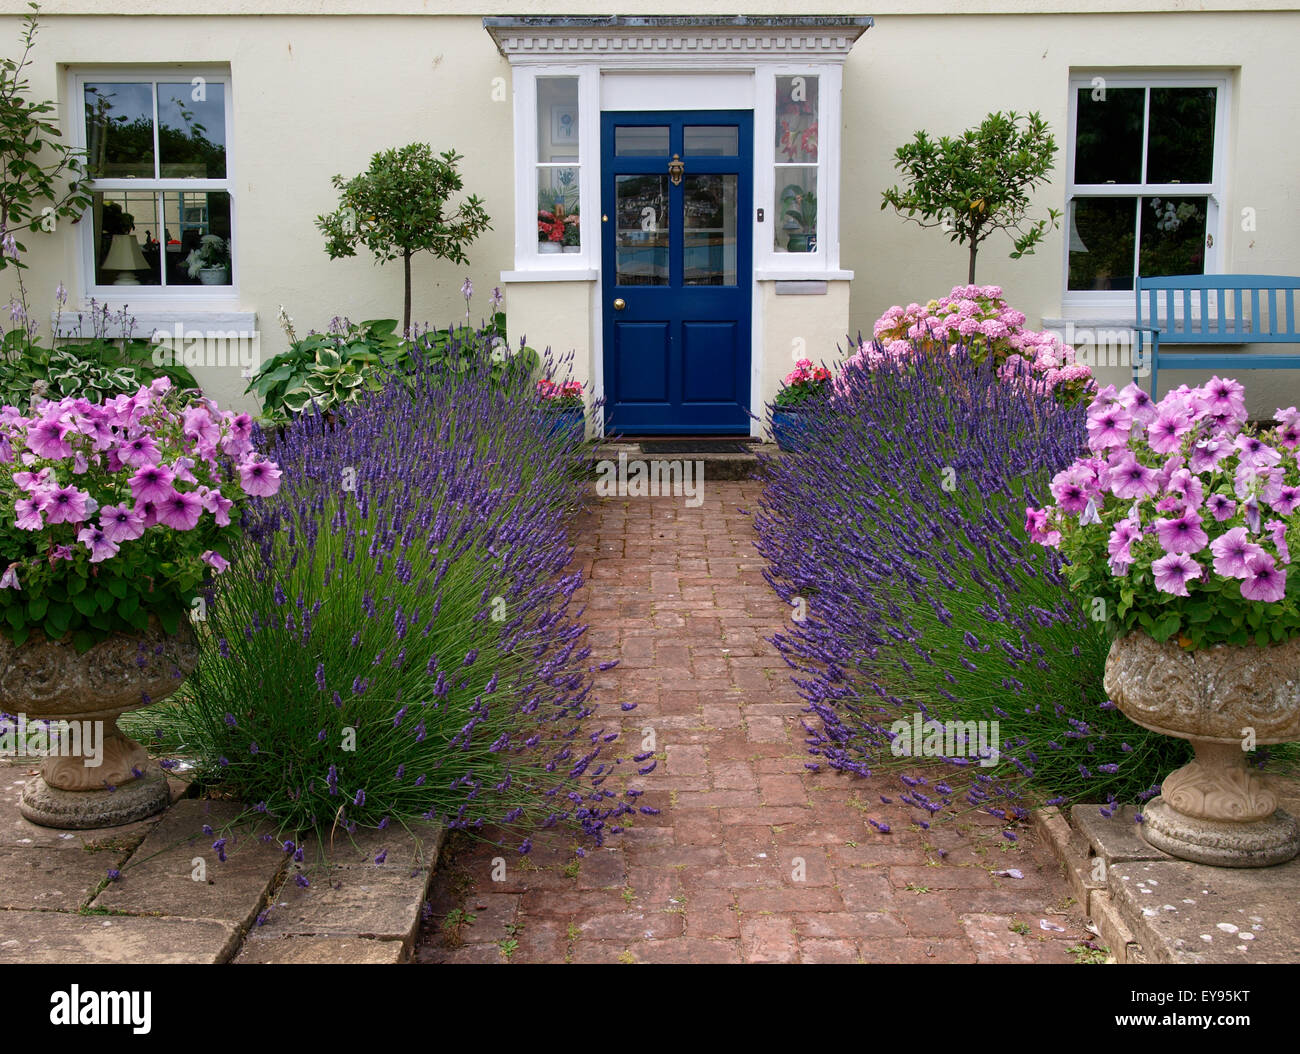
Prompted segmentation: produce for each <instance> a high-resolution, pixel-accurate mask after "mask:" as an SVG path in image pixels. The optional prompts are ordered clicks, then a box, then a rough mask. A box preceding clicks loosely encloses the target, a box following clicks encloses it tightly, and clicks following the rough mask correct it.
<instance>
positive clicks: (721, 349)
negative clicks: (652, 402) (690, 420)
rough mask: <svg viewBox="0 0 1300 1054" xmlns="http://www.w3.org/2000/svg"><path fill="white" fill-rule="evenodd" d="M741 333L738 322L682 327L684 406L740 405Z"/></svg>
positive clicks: (684, 324) (683, 324)
mask: <svg viewBox="0 0 1300 1054" xmlns="http://www.w3.org/2000/svg"><path fill="white" fill-rule="evenodd" d="M739 329H740V327H739V326H738V325H736V323H735V322H683V323H682V367H683V377H682V402H684V403H708V402H713V403H735V402H737V400H738V398H739V395H740V393H739V392H738V391H737V390H736V361H737V358H738V357H740V354H741V349H740V347H739V333H738V330H739ZM747 350H748V349H746V351H747ZM745 358H746V362H745V366H746V368H748V366H749V362H748V356H745Z"/></svg>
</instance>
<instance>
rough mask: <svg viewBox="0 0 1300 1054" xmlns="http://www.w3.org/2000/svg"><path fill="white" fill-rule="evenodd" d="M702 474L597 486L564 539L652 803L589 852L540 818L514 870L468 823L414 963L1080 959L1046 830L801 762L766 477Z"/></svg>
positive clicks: (609, 708) (1071, 911)
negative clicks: (604, 495)
mask: <svg viewBox="0 0 1300 1054" xmlns="http://www.w3.org/2000/svg"><path fill="white" fill-rule="evenodd" d="M705 479H706V485H705V487H704V502H703V504H702V505H701V506H700V507H698V508H689V507H687V506H686V504H685V500H684V499H682V498H676V499H674V498H668V497H665V498H656V499H632V498H609V499H603V500H597V501H594V502H593V505H592V509H591V511H590V512H589V513H588V514H586V515H585V516H584V517H583V518H582V519H581V520H580V522H579V523H578V524H577V525H576V526H575V530H574V532H573V536H572V542H573V544H574V546H575V559H574V565H573V566H574V568H575V569H580V570H582V571H583V573H584V577H585V578H586V585H584V587H583V590H582V591H581V593H579V594H578V596H577V597H576V598H575V601H576V602H578V603H581V604H585V606H586V615H585V620H586V621H587V622H588V623H589V625H590V630H589V633H590V635H591V643H592V646H593V648H596V649H598V654H599V657H600V658H602V659H604V658H617V659H619V660H620V662H619V665H618V666H616V667H614V668H612V669H610V670H606V671H603V672H601V673H600V674H598V675H597V682H596V684H597V695H598V701H599V703H600V707H601V710H600V713H601V716H602V718H604V719H606V720H608V721H609V722H610V723H611V725H616V726H618V727H621V728H622V729H623V731H624V733H625V734H630V735H633V736H636V737H637V739H638V741H639V739H640V737H641V736H642V735H643V729H646V728H652V729H653V730H654V732H655V735H656V740H657V747H656V752H657V755H658V758H659V766H658V769H657V771H655V772H654V773H652V774H651V775H649V776H646V777H644V778H640V779H637V780H635V781H634V785H635V786H639V787H641V788H642V789H643V790H644V791H645V794H644V796H643V797H642V798H641V799H640V801H641V802H642V804H645V805H649V806H653V807H655V808H658V809H660V810H661V812H660V814H659V815H655V816H639V817H637V819H636V823H635V826H634V827H632V828H631V829H630V830H629V832H628V833H627V834H626V835H623V836H618V837H615V838H612V839H610V843H609V846H608V847H607V848H604V849H589V850H588V852H587V855H586V856H585V857H584V858H582V859H581V860H576V859H575V858H574V856H573V852H572V849H573V836H572V833H568V832H546V833H545V834H544V836H539V837H534V839H533V850H532V852H531V853H529V854H528V855H527V856H523V857H520V856H517V855H515V854H511V853H507V854H504V855H505V857H506V859H507V869H506V872H507V873H506V874H505V875H504V876H502V875H500V872H499V870H496V869H494V867H493V864H492V861H493V858H494V857H498V856H501V855H502V854H501V851H500V850H499V849H497V848H495V847H493V846H491V845H489V844H484V843H482V842H473V841H468V840H458V841H457V842H456V843H455V844H453V845H452V846H451V847H450V848H449V850H448V853H447V856H446V858H444V861H443V865H442V866H441V867H440V869H439V873H438V874H437V875H436V876H435V878H434V881H433V883H432V886H431V889H430V892H429V902H430V914H431V918H430V920H429V921H428V922H427V923H426V925H425V927H424V929H423V930H422V933H421V944H420V947H419V948H418V950H417V960H419V961H423V962H446V963H462V962H464V963H468V962H475V963H480V962H481V963H506V962H511V963H515V962H612V963H613V962H625V963H631V962H889V963H904V962H976V961H988V962H1021V961H1025V962H1072V961H1074V956H1073V955H1072V954H1071V953H1070V952H1069V949H1070V948H1071V947H1076V946H1080V945H1083V944H1084V943H1085V942H1087V941H1089V940H1090V939H1091V938H1092V934H1090V933H1089V932H1088V931H1087V930H1086V928H1085V920H1084V918H1083V916H1082V914H1081V913H1080V911H1079V909H1078V907H1077V906H1076V905H1074V903H1073V900H1072V893H1071V889H1070V887H1069V885H1068V884H1067V883H1066V882H1065V880H1064V879H1063V878H1062V877H1061V874H1060V869H1059V865H1058V864H1057V863H1056V862H1055V860H1054V859H1053V858H1052V856H1051V854H1050V851H1049V850H1048V849H1047V848H1046V844H1047V843H1046V841H1045V840H1044V839H1042V838H1041V837H1040V836H1039V835H1038V833H1037V832H1036V831H1034V830H1030V829H1022V830H1021V831H1020V833H1019V841H1018V842H1016V843H1011V842H1008V841H1007V840H1006V839H1004V838H1002V836H1001V830H1002V826H1003V825H1002V823H1001V822H1000V821H998V820H996V819H995V818H993V817H980V816H978V815H972V816H971V817H969V822H967V821H966V820H962V821H960V822H958V823H955V824H954V823H947V822H945V823H943V824H939V825H936V826H935V827H934V828H933V829H931V830H928V831H923V830H921V829H920V828H919V827H913V826H912V825H911V822H910V821H911V819H912V815H911V813H910V812H909V811H907V810H905V809H903V808H902V807H901V806H897V805H895V806H882V805H881V804H880V802H879V796H880V795H881V794H885V795H887V796H896V795H897V787H896V786H895V785H894V784H892V783H891V782H889V781H887V780H885V779H880V778H873V779H868V780H862V779H857V778H853V777H849V776H847V775H843V774H839V773H834V772H829V771H817V772H813V771H811V770H809V769H808V768H807V767H806V766H807V763H808V762H809V761H810V760H812V759H811V758H810V757H809V755H808V754H807V752H806V748H805V743H804V738H805V736H806V733H805V732H804V730H803V727H802V722H803V721H804V720H806V719H807V715H806V714H804V713H803V705H804V704H803V702H802V700H800V698H799V696H798V693H797V691H796V690H795V688H794V686H793V685H792V684H791V682H790V670H789V668H788V667H787V666H786V665H785V662H784V660H783V659H782V658H781V656H780V655H779V654H777V653H776V651H775V649H773V647H772V646H771V645H770V644H769V643H768V640H767V639H768V638H769V637H771V636H772V635H773V634H774V633H776V632H779V631H780V630H781V629H782V628H783V627H785V626H786V625H788V623H787V620H788V618H789V616H790V611H789V609H787V608H786V607H785V606H784V605H783V604H782V603H781V601H780V600H779V599H778V598H777V597H776V595H775V594H774V593H773V592H772V590H771V588H770V587H769V586H768V585H767V583H766V582H765V581H764V579H763V577H762V570H763V566H764V564H763V561H762V560H761V559H760V558H759V556H758V554H757V553H756V552H755V550H754V546H753V542H754V532H753V524H752V519H751V517H750V516H749V515H748V513H747V512H746V511H744V510H753V509H754V508H756V506H757V503H758V500H759V496H760V494H761V489H762V485H761V483H760V482H758V481H741V482H731V481H723V482H718V481H716V480H715V479H714V477H711V476H710V475H709V474H708V472H707V468H706V473H705ZM620 702H635V703H637V704H638V705H637V708H636V710H635V711H632V712H631V713H628V714H623V713H621V712H620V711H619V709H618V705H617V704H618V703H620ZM868 819H875V820H877V821H878V822H888V823H890V824H891V825H892V833H890V834H881V833H879V832H877V831H875V830H874V829H873V828H872V827H871V826H869V824H868V822H867V821H868ZM945 854H946V855H945ZM1009 870H1015V871H1017V872H1018V873H1019V874H1020V875H1021V876H1022V877H1021V878H1019V879H1015V878H1011V877H1009V876H1008V875H1007V874H1006V872H1008V871H1009ZM999 872H1001V873H1002V874H999ZM796 876H797V877H796ZM502 878H504V881H501V880H500V879H502ZM452 912H461V913H463V914H464V915H465V916H473V920H472V921H464V922H462V923H460V924H459V925H456V924H455V921H456V920H457V919H459V918H461V916H459V915H452ZM1043 921H1047V922H1048V923H1049V924H1050V925H1051V926H1058V927H1060V929H1043V928H1041V927H1040V923H1041V922H1043Z"/></svg>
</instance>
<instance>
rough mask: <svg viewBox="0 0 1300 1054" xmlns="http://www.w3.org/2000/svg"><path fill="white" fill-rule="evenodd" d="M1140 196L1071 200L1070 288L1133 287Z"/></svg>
mask: <svg viewBox="0 0 1300 1054" xmlns="http://www.w3.org/2000/svg"><path fill="white" fill-rule="evenodd" d="M1137 200H1138V199H1137V198H1075V199H1074V201H1072V202H1071V203H1070V229H1069V235H1068V237H1069V239H1070V288H1071V289H1102V290H1105V289H1132V288H1133V240H1134V238H1135V237H1136V234H1137Z"/></svg>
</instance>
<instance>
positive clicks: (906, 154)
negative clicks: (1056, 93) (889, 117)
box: [880, 111, 1061, 285]
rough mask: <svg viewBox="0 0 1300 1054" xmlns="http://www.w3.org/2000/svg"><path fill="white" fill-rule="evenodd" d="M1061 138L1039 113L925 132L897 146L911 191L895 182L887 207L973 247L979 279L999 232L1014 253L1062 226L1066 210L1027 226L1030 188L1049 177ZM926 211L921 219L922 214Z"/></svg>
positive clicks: (897, 162)
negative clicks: (987, 244) (987, 247)
mask: <svg viewBox="0 0 1300 1054" xmlns="http://www.w3.org/2000/svg"><path fill="white" fill-rule="evenodd" d="M1055 154H1056V140H1055V139H1054V138H1053V137H1052V134H1051V133H1050V132H1049V131H1048V128H1047V123H1046V122H1045V121H1044V120H1043V119H1042V117H1041V116H1040V115H1039V114H1037V113H1030V114H1025V115H1021V114H1018V113H1016V112H1015V111H1012V112H1010V113H1006V114H1003V113H1001V112H998V113H991V114H989V115H988V116H987V117H986V118H984V121H983V123H981V124H980V126H979V127H978V128H968V129H967V130H966V131H965V132H963V133H962V134H961V136H960V137H958V138H956V139H952V138H949V137H948V136H944V137H943V138H941V139H939V140H938V141H937V142H936V141H935V140H933V139H931V138H930V137H929V135H927V134H926V132H925V131H920V132H917V133H916V136H915V138H914V139H913V140H912V141H911V142H910V143H906V144H904V145H903V146H900V147H899V148H898V149H897V150H896V151H895V152H894V167H895V168H897V169H899V170H901V171H902V172H904V173H905V174H906V176H907V182H908V184H909V186H908V188H907V189H906V190H901V189H899V188H898V187H897V186H895V187H890V188H889V189H888V190H886V191H885V192H884V194H883V198H884V200H883V201H881V203H880V207H881V208H882V209H884V208H886V207H888V206H890V205H892V206H893V207H894V210H895V211H896V212H898V213H899V214H900V215H901V214H903V213H906V218H907V219H909V220H911V221H912V222H913V223H916V224H918V225H919V226H922V227H942V228H943V229H944V230H945V231H946V232H948V234H949V236H950V237H949V240H950V241H954V242H957V243H959V244H962V245H969V246H970V269H969V273H968V274H967V277H966V280H967V282H969V283H971V284H972V285H973V284H974V282H975V256H976V254H977V253H978V252H979V247H980V243H981V242H983V241H984V239H986V238H987V237H988V236H989V235H990V234H992V233H993V232H994V231H1006V232H1007V233H1008V234H1010V235H1011V237H1012V239H1013V241H1014V249H1013V250H1012V252H1011V259H1013V260H1018V259H1020V257H1022V256H1024V255H1026V254H1032V253H1033V251H1034V246H1035V245H1037V244H1038V242H1040V241H1041V240H1042V238H1043V235H1044V234H1045V233H1046V232H1047V230H1048V227H1049V224H1050V226H1051V229H1053V230H1055V229H1056V228H1057V227H1059V226H1060V225H1061V223H1060V220H1061V211H1060V210H1059V209H1048V210H1047V216H1048V218H1047V219H1040V220H1035V221H1034V222H1032V223H1030V224H1029V225H1028V226H1027V227H1026V226H1024V224H1025V222H1026V217H1027V215H1028V212H1029V194H1030V192H1031V191H1034V190H1037V189H1038V187H1039V186H1041V185H1044V184H1046V183H1047V182H1048V179H1047V176H1048V173H1049V172H1051V170H1052V158H1053V157H1054V156H1055ZM918 216H919V218H918Z"/></svg>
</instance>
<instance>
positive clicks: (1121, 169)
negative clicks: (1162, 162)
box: [1074, 86, 1146, 183]
mask: <svg viewBox="0 0 1300 1054" xmlns="http://www.w3.org/2000/svg"><path fill="white" fill-rule="evenodd" d="M1145 105H1146V89H1145V88H1102V87H1101V86H1098V87H1096V88H1091V87H1089V88H1080V89H1079V114H1078V126H1077V129H1076V131H1075V139H1074V181H1075V182H1076V183H1141V182H1142V111H1143V108H1144V107H1145Z"/></svg>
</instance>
